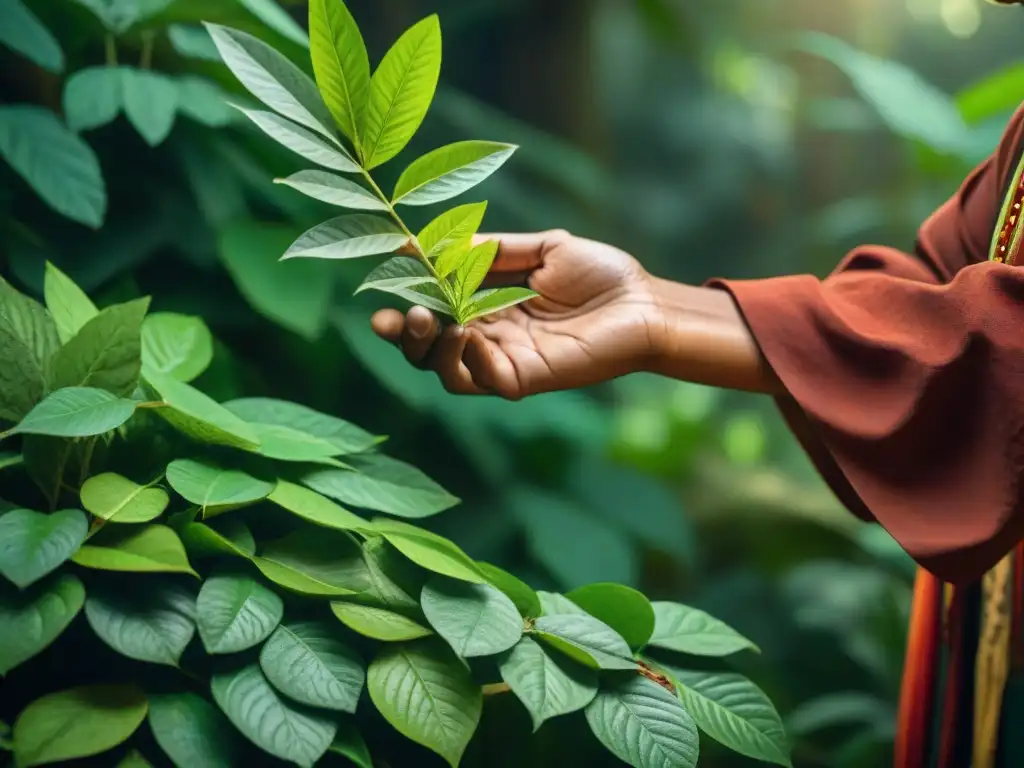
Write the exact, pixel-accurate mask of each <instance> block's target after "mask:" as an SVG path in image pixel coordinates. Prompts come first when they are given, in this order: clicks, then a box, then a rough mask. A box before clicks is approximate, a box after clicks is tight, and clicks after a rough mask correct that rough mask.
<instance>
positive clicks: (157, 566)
mask: <svg viewBox="0 0 1024 768" xmlns="http://www.w3.org/2000/svg"><path fill="white" fill-rule="evenodd" d="M89 541H90V543H89V544H86V545H84V546H83V547H82V548H81V549H79V550H78V552H76V553H75V555H74V557H72V558H71V559H72V561H73V562H75V563H78V564H79V565H81V566H83V567H85V568H95V569H98V570H101V571H127V572H129V573H188V574H191V575H193V576H195V575H196V573H195V571H193V570H192V566H190V565H189V563H188V557H187V556H186V555H185V548H184V547H183V546H182V544H181V539H179V538H178V535H177V534H176V533H175V532H174V531H173V530H171V529H170V528H168V527H167V526H165V525H155V524H153V525H146V526H134V525H133V526H117V527H116V528H108V529H105V530H103V531H101V532H100V533H99V534H98V535H96V536H95V537H93V538H91V539H90V540H89Z"/></svg>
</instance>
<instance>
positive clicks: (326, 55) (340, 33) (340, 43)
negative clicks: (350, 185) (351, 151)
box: [309, 0, 370, 147]
mask: <svg viewBox="0 0 1024 768" xmlns="http://www.w3.org/2000/svg"><path fill="white" fill-rule="evenodd" d="M309 36H310V52H311V54H312V59H313V73H314V74H315V75H316V82H317V85H319V86H320V92H321V93H322V94H323V96H324V101H326V102H327V107H328V109H330V111H331V115H333V116H334V121H335V123H337V125H338V127H339V128H341V132H342V133H343V134H344V135H345V136H346V137H348V139H349V140H350V141H352V142H353V144H355V146H356V147H358V146H359V144H360V142H359V129H360V126H361V124H362V119H363V112H364V111H365V109H366V102H367V99H368V98H369V95H370V60H369V58H368V56H367V54H366V45H365V44H364V43H363V36H362V34H361V33H360V32H359V27H358V25H357V24H356V22H355V19H353V18H352V14H351V13H350V12H349V10H348V8H346V7H345V3H343V2H340V0H312V2H310V4H309Z"/></svg>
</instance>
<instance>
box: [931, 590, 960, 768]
mask: <svg viewBox="0 0 1024 768" xmlns="http://www.w3.org/2000/svg"><path fill="white" fill-rule="evenodd" d="M952 589H953V598H952V600H951V601H950V605H949V610H948V611H947V612H946V627H947V631H948V632H949V662H948V664H947V665H946V690H945V692H944V694H943V702H942V725H941V728H942V730H941V731H940V734H941V741H940V746H939V762H938V765H939V768H954V766H953V758H954V755H955V750H956V748H957V743H956V740H957V736H958V735H959V733H960V730H959V729H958V728H957V727H956V726H957V721H956V719H957V715H958V714H959V707H960V705H961V702H962V700H963V696H962V695H961V694H962V693H963V691H961V690H960V689H961V687H962V686H961V684H960V683H961V680H960V677H961V674H962V670H963V665H964V662H965V661H966V660H965V659H964V615H963V614H964V593H963V590H962V589H958V588H956V587H953V588H952Z"/></svg>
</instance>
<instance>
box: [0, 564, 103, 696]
mask: <svg viewBox="0 0 1024 768" xmlns="http://www.w3.org/2000/svg"><path fill="white" fill-rule="evenodd" d="M84 602H85V587H83V586H82V582H81V581H79V580H78V579H77V578H76V577H75V576H72V575H71V574H67V573H63V574H57V575H55V576H54V577H53V578H51V579H47V580H46V581H43V582H40V583H38V584H35V585H34V586H32V587H30V588H29V589H27V590H25V591H23V592H17V591H16V590H14V589H13V588H11V587H3V586H0V676H3V675H6V674H7V673H8V672H10V671H11V670H12V669H14V668H15V667H17V666H18V665H20V664H22V663H24V662H26V661H28V660H29V659H31V658H32V657H33V656H36V655H37V654H39V653H40V652H42V651H43V650H45V649H46V648H48V647H49V645H50V644H51V643H52V642H53V641H54V640H56V639H57V638H58V637H60V636H61V634H62V633H63V632H64V630H65V629H67V627H68V625H69V624H71V622H72V621H73V620H74V618H75V617H76V616H77V615H78V612H79V611H80V610H82V604H83V603H84Z"/></svg>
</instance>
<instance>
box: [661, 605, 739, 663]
mask: <svg viewBox="0 0 1024 768" xmlns="http://www.w3.org/2000/svg"><path fill="white" fill-rule="evenodd" d="M652 605H653V606H654V616H655V624H654V634H653V635H652V636H651V639H650V644H651V645H653V646H655V647H657V648H667V649H668V650H670V651H679V652H681V653H689V654H692V655H694V656H730V655H732V654H734V653H738V652H740V651H744V650H752V651H755V652H757V650H758V649H757V646H756V645H754V644H753V643H752V642H750V640H748V639H747V638H745V637H743V635H741V634H740V633H739V632H737V631H736V630H735V629H733V628H732V627H730V626H729V625H728V624H726V623H725V622H723V621H719V620H718V619H716V618H714V617H713V616H709V615H708V614H706V613H704V611H700V610H697V609H696V608H690V607H689V606H686V605H681V604H679V603H670V602H655V603H652Z"/></svg>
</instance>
